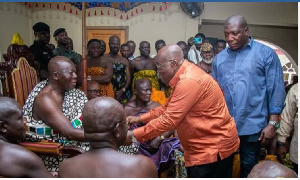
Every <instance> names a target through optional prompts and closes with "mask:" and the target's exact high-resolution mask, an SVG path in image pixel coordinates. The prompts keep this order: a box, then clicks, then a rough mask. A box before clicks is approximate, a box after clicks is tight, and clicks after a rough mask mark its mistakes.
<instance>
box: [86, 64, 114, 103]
mask: <svg viewBox="0 0 300 180" xmlns="http://www.w3.org/2000/svg"><path fill="white" fill-rule="evenodd" d="M104 71H105V69H104V68H102V67H90V68H88V69H87V75H88V76H92V77H93V76H102V75H103V74H104ZM99 85H100V89H101V93H100V96H107V97H111V98H114V88H113V86H112V83H109V84H99Z"/></svg>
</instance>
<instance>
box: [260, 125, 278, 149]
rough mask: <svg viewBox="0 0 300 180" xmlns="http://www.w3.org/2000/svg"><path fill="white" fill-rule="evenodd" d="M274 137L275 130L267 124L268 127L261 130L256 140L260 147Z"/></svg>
mask: <svg viewBox="0 0 300 180" xmlns="http://www.w3.org/2000/svg"><path fill="white" fill-rule="evenodd" d="M275 136H276V128H275V127H274V126H273V125H272V124H268V126H267V127H266V128H265V129H263V130H262V132H261V135H260V137H259V138H258V140H259V141H261V144H262V145H267V144H269V142H270V141H271V140H272V139H273V138H275Z"/></svg>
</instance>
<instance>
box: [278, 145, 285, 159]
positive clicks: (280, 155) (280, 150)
mask: <svg viewBox="0 0 300 180" xmlns="http://www.w3.org/2000/svg"><path fill="white" fill-rule="evenodd" d="M276 154H277V156H278V159H279V161H280V162H282V163H283V162H284V159H285V157H286V149H285V146H279V147H276Z"/></svg>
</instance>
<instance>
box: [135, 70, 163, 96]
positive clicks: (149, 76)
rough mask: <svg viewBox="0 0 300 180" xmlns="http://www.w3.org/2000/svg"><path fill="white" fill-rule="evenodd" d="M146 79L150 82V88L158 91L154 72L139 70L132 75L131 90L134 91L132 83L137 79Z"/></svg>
mask: <svg viewBox="0 0 300 180" xmlns="http://www.w3.org/2000/svg"><path fill="white" fill-rule="evenodd" d="M143 78H147V79H149V80H150V81H151V84H152V87H153V88H154V89H156V90H158V91H159V90H160V87H159V83H158V78H157V74H156V71H155V70H141V71H138V72H136V73H134V74H133V80H132V87H131V90H132V92H133V90H134V82H135V81H136V80H138V79H143Z"/></svg>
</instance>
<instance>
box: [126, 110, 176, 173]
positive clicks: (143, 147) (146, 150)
mask: <svg viewBox="0 0 300 180" xmlns="http://www.w3.org/2000/svg"><path fill="white" fill-rule="evenodd" d="M146 112H148V111H147V110H145V109H142V110H141V112H139V113H138V114H137V115H136V116H139V115H141V114H144V113H146ZM144 125H145V124H143V123H140V124H133V125H131V126H130V130H133V129H136V128H139V127H141V126H144ZM151 141H152V140H149V141H146V142H142V143H140V142H137V143H135V145H136V146H137V148H138V151H137V152H136V149H135V148H136V147H135V146H134V149H130V148H127V149H126V150H125V149H124V147H125V146H124V147H123V149H122V150H125V152H124V151H123V152H124V153H126V152H136V154H141V155H144V156H147V157H149V158H150V159H151V160H152V161H153V162H154V164H155V166H156V168H157V170H159V169H160V168H161V164H163V163H164V164H166V163H169V162H172V161H173V162H174V161H175V156H174V151H175V150H176V149H178V148H179V146H180V142H179V140H178V139H177V138H176V137H174V138H166V139H164V140H163V141H162V142H161V144H160V146H159V148H158V149H157V150H155V151H152V150H151V148H150V144H151ZM120 151H121V150H120ZM121 152H122V151H121ZM167 169H169V166H168V167H166V166H164V167H163V169H162V168H161V169H160V170H161V171H164V170H167Z"/></svg>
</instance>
